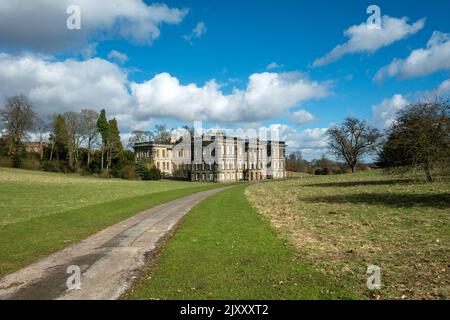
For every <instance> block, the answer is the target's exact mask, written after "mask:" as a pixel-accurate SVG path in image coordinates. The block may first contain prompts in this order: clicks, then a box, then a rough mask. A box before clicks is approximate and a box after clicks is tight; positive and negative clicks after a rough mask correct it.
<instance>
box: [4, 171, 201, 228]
mask: <svg viewBox="0 0 450 320" xmlns="http://www.w3.org/2000/svg"><path fill="white" fill-rule="evenodd" d="M200 185H205V184H197V183H196V184H192V183H191V182H184V181H164V180H162V181H152V182H148V181H128V180H121V179H99V178H96V177H82V176H79V175H71V174H58V173H48V172H40V171H26V170H15V169H6V168H0V226H2V225H7V224H10V223H16V222H20V221H24V220H28V219H30V218H33V217H38V216H45V215H52V214H55V213H60V212H65V211H68V210H72V209H77V208H82V207H86V206H90V205H93V204H99V203H104V202H109V201H113V200H120V199H126V198H132V197H137V196H142V195H149V194H152V193H158V192H163V191H169V190H175V189H184V188H191V187H198V186H200Z"/></svg>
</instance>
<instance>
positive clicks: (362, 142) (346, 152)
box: [327, 117, 381, 172]
mask: <svg viewBox="0 0 450 320" xmlns="http://www.w3.org/2000/svg"><path fill="white" fill-rule="evenodd" d="M327 134H328V137H329V147H330V150H331V151H332V152H333V153H334V154H335V155H336V156H337V157H338V158H340V159H343V160H345V162H346V164H347V165H348V166H349V167H350V168H351V170H352V172H355V168H356V165H357V164H358V162H359V161H360V160H361V158H362V157H363V156H364V155H366V154H369V153H371V152H374V151H376V149H377V147H378V144H379V141H380V138H381V134H380V132H379V131H378V129H374V128H371V127H370V126H369V125H368V124H367V122H366V121H361V120H358V119H355V118H351V117H349V118H347V119H345V121H344V123H343V124H342V125H340V126H334V127H332V128H330V129H329V130H328V132H327Z"/></svg>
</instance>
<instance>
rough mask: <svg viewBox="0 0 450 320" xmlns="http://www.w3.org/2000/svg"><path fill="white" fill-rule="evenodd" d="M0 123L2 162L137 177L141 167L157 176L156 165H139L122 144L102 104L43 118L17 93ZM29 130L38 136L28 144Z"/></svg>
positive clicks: (8, 101) (1, 112) (115, 124)
mask: <svg viewBox="0 0 450 320" xmlns="http://www.w3.org/2000/svg"><path fill="white" fill-rule="evenodd" d="M0 124H1V126H2V127H1V128H2V135H1V137H0V165H3V166H10V167H15V168H24V169H33V170H45V171H53V172H79V173H82V174H98V175H101V176H102V177H113V176H114V177H120V178H125V179H136V178H139V175H140V173H142V174H143V175H145V176H146V177H149V176H150V177H151V178H152V179H154V178H158V177H159V178H160V173H158V169H156V168H150V167H149V165H147V164H145V165H144V169H142V168H139V167H138V165H137V164H136V163H135V161H134V153H133V152H131V151H129V150H127V149H125V148H124V147H123V145H122V141H121V137H120V131H119V126H118V122H117V119H115V118H112V119H108V118H107V114H106V110H105V109H103V110H101V111H100V113H98V112H97V111H95V110H90V109H83V110H81V111H80V112H73V111H68V112H64V113H60V114H54V115H53V116H52V117H51V119H49V120H47V121H45V120H43V119H42V118H40V117H39V115H37V114H36V113H35V112H34V110H33V106H32V104H31V103H30V101H29V100H28V99H27V98H26V97H25V96H23V95H18V96H13V97H8V98H6V104H5V106H4V108H3V109H0ZM160 129H162V128H160ZM30 133H32V134H35V135H37V136H38V140H39V142H37V143H34V146H33V147H34V149H33V148H31V150H30V144H29V143H27V142H26V139H27V137H28V135H29V134H30ZM46 136H48V138H46ZM141 166H142V164H141ZM148 171H151V172H152V174H151V175H149V174H148Z"/></svg>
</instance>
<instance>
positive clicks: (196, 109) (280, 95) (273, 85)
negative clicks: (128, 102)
mask: <svg viewBox="0 0 450 320" xmlns="http://www.w3.org/2000/svg"><path fill="white" fill-rule="evenodd" d="M328 89H329V88H328V85H326V84H324V83H319V82H315V81H311V80H309V79H307V78H305V77H303V76H301V75H300V74H299V73H296V72H290V73H267V72H264V73H255V74H253V75H251V76H250V77H249V81H248V84H247V87H246V89H245V90H240V89H234V90H233V91H232V92H231V93H230V94H224V93H223V92H222V91H221V90H220V86H219V85H218V84H217V82H216V81H215V80H210V81H208V82H207V83H206V84H205V85H204V86H201V87H199V86H197V85H196V84H193V83H191V84H187V85H183V84H181V83H180V82H179V80H178V79H177V78H175V77H173V76H171V75H170V74H168V73H161V74H158V75H156V76H155V77H154V78H153V79H151V80H149V81H146V82H143V83H133V84H131V90H132V94H133V97H134V98H135V100H136V101H137V105H138V107H137V110H136V113H137V115H138V116H139V117H143V118H145V117H147V116H150V115H151V116H159V117H169V118H174V119H178V120H189V121H190V120H204V121H206V120H209V121H224V122H255V121H260V120H265V119H270V118H273V117H274V116H276V115H279V114H280V113H281V112H283V111H285V110H288V109H290V108H292V107H295V106H298V105H299V104H300V103H301V102H303V101H306V100H310V99H316V98H322V97H325V96H326V95H327V94H328V93H329V91H328Z"/></svg>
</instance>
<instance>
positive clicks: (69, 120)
mask: <svg viewBox="0 0 450 320" xmlns="http://www.w3.org/2000/svg"><path fill="white" fill-rule="evenodd" d="M63 117H64V120H65V121H66V126H67V134H68V138H69V140H68V145H67V148H68V151H69V165H70V166H71V167H74V164H75V166H76V168H78V167H79V163H78V156H79V150H80V147H81V145H82V144H83V142H84V139H85V136H84V135H83V130H82V125H81V116H80V114H79V113H76V112H65V113H64V114H63ZM74 162H75V163H74Z"/></svg>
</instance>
